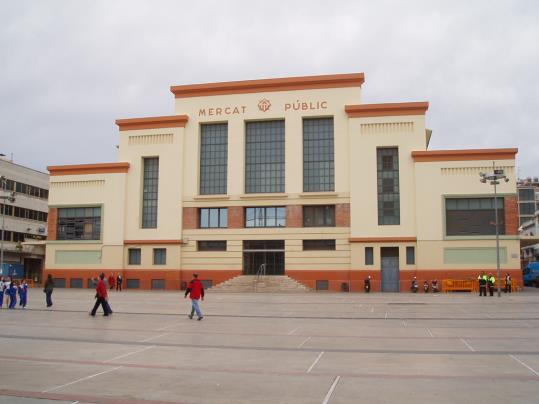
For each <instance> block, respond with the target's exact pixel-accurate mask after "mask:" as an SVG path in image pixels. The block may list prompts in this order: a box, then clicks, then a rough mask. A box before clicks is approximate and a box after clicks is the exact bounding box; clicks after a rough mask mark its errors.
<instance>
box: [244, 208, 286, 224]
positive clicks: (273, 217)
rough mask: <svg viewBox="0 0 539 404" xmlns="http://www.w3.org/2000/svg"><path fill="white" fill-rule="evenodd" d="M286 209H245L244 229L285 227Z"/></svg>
mask: <svg viewBox="0 0 539 404" xmlns="http://www.w3.org/2000/svg"><path fill="white" fill-rule="evenodd" d="M285 226H286V209H285V208H284V207H283V206H280V207H276V206H267V207H258V208H245V227H285Z"/></svg>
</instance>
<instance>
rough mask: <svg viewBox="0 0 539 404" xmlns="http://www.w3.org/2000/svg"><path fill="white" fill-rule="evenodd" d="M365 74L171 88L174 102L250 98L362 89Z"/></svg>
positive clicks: (286, 78)
mask: <svg viewBox="0 0 539 404" xmlns="http://www.w3.org/2000/svg"><path fill="white" fill-rule="evenodd" d="M364 82H365V75H364V74H363V73H348V74H331V75H321V76H302V77H285V78H275V79H262V80H243V81H228V82H220V83H204V84H190V85H181V86H171V87H170V91H171V92H172V93H173V94H174V97H175V98H188V97H204V96H211V95H227V94H247V93H261V92H272V91H293V90H312V89H322V88H344V87H361V85H362V84H363V83H364Z"/></svg>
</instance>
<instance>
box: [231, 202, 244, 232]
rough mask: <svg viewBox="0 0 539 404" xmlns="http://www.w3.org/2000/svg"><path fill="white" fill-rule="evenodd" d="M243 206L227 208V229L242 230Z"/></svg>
mask: <svg viewBox="0 0 539 404" xmlns="http://www.w3.org/2000/svg"><path fill="white" fill-rule="evenodd" d="M244 222H245V219H244V208H243V206H230V207H229V208H228V228H229V229H243V228H244V227H245V224H244Z"/></svg>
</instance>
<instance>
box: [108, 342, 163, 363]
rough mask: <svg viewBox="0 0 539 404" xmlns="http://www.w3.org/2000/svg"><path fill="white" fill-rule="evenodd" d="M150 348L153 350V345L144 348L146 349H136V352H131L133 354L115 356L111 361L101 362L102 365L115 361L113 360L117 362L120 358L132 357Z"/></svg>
mask: <svg viewBox="0 0 539 404" xmlns="http://www.w3.org/2000/svg"><path fill="white" fill-rule="evenodd" d="M152 348H155V345H150V346H146V347H144V348H142V349H138V350H136V351H133V352H128V353H126V354H123V355H119V356H116V357H114V358H112V359H107V360H106V361H103V363H107V362H112V361H115V360H118V359H121V358H125V357H126V356H130V355H134V354H136V353H140V352H143V351H146V350H148V349H152Z"/></svg>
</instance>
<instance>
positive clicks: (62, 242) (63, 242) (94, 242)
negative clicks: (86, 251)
mask: <svg viewBox="0 0 539 404" xmlns="http://www.w3.org/2000/svg"><path fill="white" fill-rule="evenodd" d="M44 241H46V242H47V244H103V240H44Z"/></svg>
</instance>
